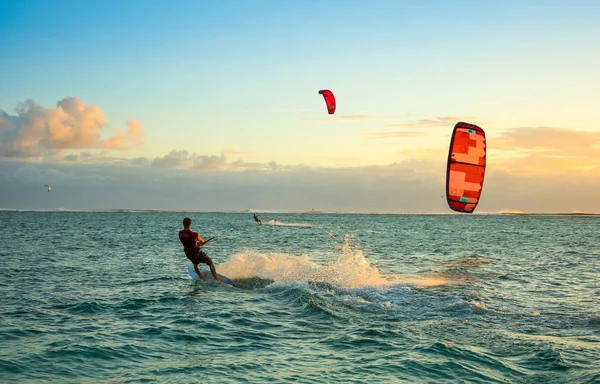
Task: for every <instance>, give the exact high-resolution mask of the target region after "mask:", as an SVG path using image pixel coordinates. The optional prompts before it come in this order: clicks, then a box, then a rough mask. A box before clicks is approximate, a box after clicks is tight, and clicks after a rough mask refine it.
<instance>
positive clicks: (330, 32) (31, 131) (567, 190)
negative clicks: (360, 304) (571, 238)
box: [0, 0, 600, 213]
mask: <svg viewBox="0 0 600 384" xmlns="http://www.w3.org/2000/svg"><path fill="white" fill-rule="evenodd" d="M598 20H600V3H599V2H597V1H552V0H544V1H535V0H532V1H528V2H522V1H486V2H481V1H452V2H448V1H435V0H431V1H401V0H390V1H384V0H371V1H358V0H339V1H338V0H329V1H326V0H286V1H281V0H279V1H270V0H265V1H261V0H245V1H242V0H237V1H233V0H220V1H183V0H178V1H141V0H131V1H126V2H124V1H113V0H108V1H95V0H89V1H61V0H57V1H53V2H47V1H29V0H19V1H11V0H7V1H3V2H2V3H0V46H1V47H2V49H0V208H5V209H55V208H66V209H111V208H123V209H127V208H131V209H177V210H207V211H212V210H244V209H253V210H266V211H277V210H310V209H316V210H323V211H343V212H424V213H450V212H451V211H450V210H449V209H448V206H447V204H446V200H445V176H446V175H445V173H446V162H447V157H448V145H449V140H450V134H451V132H452V129H453V127H454V125H455V124H456V123H457V122H459V121H466V122H469V123H472V124H477V125H479V126H480V127H482V128H483V129H484V130H485V132H486V135H487V169H486V178H485V181H484V186H483V191H482V195H481V200H480V203H479V206H478V208H477V210H476V212H503V211H524V212H573V211H581V212H598V213H600V198H598V197H599V195H598V192H597V191H599V190H600V126H599V124H598V111H600V70H599V69H598V63H599V62H600V44H598V41H600V23H598ZM320 89H330V90H332V91H333V92H334V94H335V96H336V100H337V110H336V112H335V114H334V115H328V114H327V111H326V107H325V103H324V101H323V97H322V96H321V95H319V94H318V91H319V90H320ZM45 184H49V185H51V186H52V188H53V189H52V191H51V192H50V193H48V192H47V191H46V188H45V187H44V185H45Z"/></svg>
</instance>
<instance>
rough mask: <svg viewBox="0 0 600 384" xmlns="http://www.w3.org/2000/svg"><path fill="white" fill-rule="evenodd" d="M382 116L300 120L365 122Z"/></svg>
mask: <svg viewBox="0 0 600 384" xmlns="http://www.w3.org/2000/svg"><path fill="white" fill-rule="evenodd" d="M382 118H383V116H365V115H354V116H332V117H316V118H305V119H302V120H312V121H365V120H373V119H382Z"/></svg>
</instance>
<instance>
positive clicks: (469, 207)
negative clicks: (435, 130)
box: [446, 122, 487, 213]
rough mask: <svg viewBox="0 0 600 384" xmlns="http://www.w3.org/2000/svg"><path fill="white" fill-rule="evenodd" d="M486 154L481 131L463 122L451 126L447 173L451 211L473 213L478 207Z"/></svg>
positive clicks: (483, 135) (447, 192)
mask: <svg viewBox="0 0 600 384" xmlns="http://www.w3.org/2000/svg"><path fill="white" fill-rule="evenodd" d="M486 150H487V148H486V144H485V132H484V131H483V129H481V128H479V127H478V126H476V125H473V124H469V123H463V122H459V123H457V124H456V125H455V126H454V131H453V132H452V139H451V140H450V149H449V151H448V168H447V169H446V199H447V201H448V206H449V207H450V209H452V210H454V211H457V212H465V213H473V211H474V210H475V207H477V203H479V197H480V196H481V190H482V188H483V178H484V176H485V166H486V160H485V157H486Z"/></svg>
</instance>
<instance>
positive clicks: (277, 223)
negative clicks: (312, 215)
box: [262, 220, 313, 227]
mask: <svg viewBox="0 0 600 384" xmlns="http://www.w3.org/2000/svg"><path fill="white" fill-rule="evenodd" d="M262 225H272V226H276V227H312V226H313V225H312V224H310V223H282V222H281V221H277V220H269V221H267V222H264V223H262Z"/></svg>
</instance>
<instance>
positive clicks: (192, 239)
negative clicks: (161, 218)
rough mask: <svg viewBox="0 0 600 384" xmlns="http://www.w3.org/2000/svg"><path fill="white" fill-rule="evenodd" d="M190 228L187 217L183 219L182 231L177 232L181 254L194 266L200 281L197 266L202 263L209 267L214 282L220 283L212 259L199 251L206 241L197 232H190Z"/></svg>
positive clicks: (190, 223)
mask: <svg viewBox="0 0 600 384" xmlns="http://www.w3.org/2000/svg"><path fill="white" fill-rule="evenodd" d="M191 227H192V219H190V218H189V217H186V218H185V219H183V230H181V231H179V241H181V244H183V252H184V253H185V255H186V256H187V258H188V259H189V260H190V261H191V262H192V264H194V271H196V273H197V274H198V277H200V278H201V279H202V274H201V273H200V269H199V268H198V264H200V263H203V264H206V265H208V266H209V267H210V273H212V275H213V277H214V278H215V281H220V280H219V279H218V278H217V269H216V268H215V264H214V263H213V261H212V259H211V258H210V257H209V256H208V255H207V254H206V253H204V251H203V250H202V249H200V248H201V247H202V246H203V245H204V244H206V243H207V241H206V240H204V239H203V238H201V237H200V235H198V232H192V230H191Z"/></svg>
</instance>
